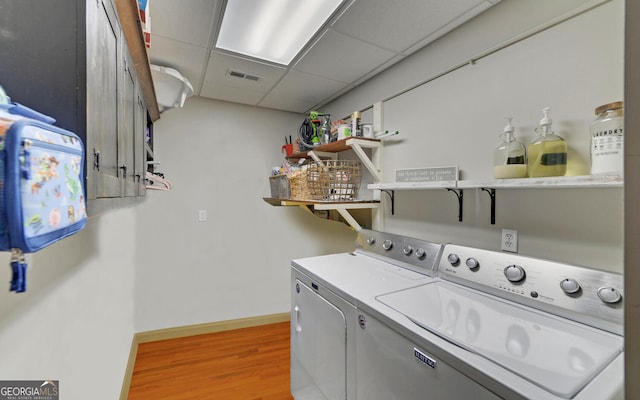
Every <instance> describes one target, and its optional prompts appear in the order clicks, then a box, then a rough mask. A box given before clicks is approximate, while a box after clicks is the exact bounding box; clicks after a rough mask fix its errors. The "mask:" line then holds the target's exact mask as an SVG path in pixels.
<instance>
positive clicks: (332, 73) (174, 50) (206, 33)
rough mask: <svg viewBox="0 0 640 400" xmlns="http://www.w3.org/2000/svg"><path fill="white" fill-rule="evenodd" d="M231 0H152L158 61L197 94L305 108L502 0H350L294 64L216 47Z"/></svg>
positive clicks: (152, 49) (152, 56)
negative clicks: (249, 56) (244, 75)
mask: <svg viewBox="0 0 640 400" xmlns="http://www.w3.org/2000/svg"><path fill="white" fill-rule="evenodd" d="M226 1H233V0H226ZM226 1H225V0H181V1H175V0H152V1H150V2H149V3H150V10H149V11H150V14H151V47H150V49H149V58H150V61H151V63H152V64H156V65H160V66H164V67H170V68H174V69H176V70H178V71H180V72H181V73H182V74H183V75H184V76H185V77H186V78H187V79H188V80H189V81H190V82H191V84H192V85H193V89H194V94H195V95H196V96H202V97H209V98H213V99H219V100H226V101H231V102H236V103H242V104H251V105H256V106H260V107H267V108H274V109H279V110H285V111H293V112H300V113H305V112H307V111H309V110H312V109H316V108H320V107H321V106H322V105H324V104H326V103H328V102H329V101H331V100H333V99H335V98H337V97H338V96H340V95H342V94H344V93H346V92H347V91H349V90H351V89H353V88H354V87H356V86H357V85H359V84H361V83H362V82H364V81H366V80H367V79H369V78H371V77H373V76H375V75H376V74H378V73H380V72H382V71H383V70H385V69H386V68H388V67H390V66H391V65H393V64H395V63H397V62H398V61H400V60H402V59H403V58H405V57H407V56H408V55H410V54H412V53H413V52H415V51H417V50H419V49H420V48H422V47H424V46H425V45H427V44H428V43H430V42H432V41H434V40H435V39H437V38H438V37H440V36H442V35H444V34H445V33H447V32H448V31H450V30H452V29H454V28H455V27H456V26H458V25H460V24H462V23H464V22H466V21H467V20H469V19H471V18H472V17H474V16H475V15H477V14H479V13H481V12H482V11H484V10H486V9H487V8H489V7H491V6H492V5H494V4H495V3H497V2H499V1H500V0H346V1H345V3H344V4H343V6H342V7H341V8H339V9H338V11H337V12H336V13H335V14H334V16H333V18H332V19H331V20H330V21H329V22H328V23H327V24H326V25H325V26H324V27H323V28H322V29H321V30H320V32H319V33H318V34H317V35H316V37H315V38H314V39H313V40H312V41H311V43H310V44H309V45H308V46H307V47H306V48H305V49H303V51H302V52H301V53H300V54H299V55H298V56H297V57H296V58H295V59H294V61H293V62H292V63H291V65H289V66H280V65H275V64H269V63H266V62H259V61H256V60H251V59H247V58H243V57H240V56H236V55H232V54H230V53H228V52H225V51H222V50H218V49H216V48H215V42H216V35H217V31H218V27H219V24H220V18H221V17H222V15H223V12H224V6H225V4H226ZM256 1H260V0H256ZM231 70H233V71H237V72H241V73H244V74H249V75H253V76H258V77H260V79H259V80H257V81H254V80H248V79H245V78H238V77H234V76H229V74H228V72H229V71H231Z"/></svg>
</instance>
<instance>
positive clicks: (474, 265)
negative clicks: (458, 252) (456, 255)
mask: <svg viewBox="0 0 640 400" xmlns="http://www.w3.org/2000/svg"><path fill="white" fill-rule="evenodd" d="M465 264H467V267H469V269H470V270H472V271H475V270H476V269H478V267H479V266H480V263H479V262H478V260H476V259H475V258H473V257H471V258H467V261H465Z"/></svg>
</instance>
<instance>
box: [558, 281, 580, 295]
mask: <svg viewBox="0 0 640 400" xmlns="http://www.w3.org/2000/svg"><path fill="white" fill-rule="evenodd" d="M560 288H561V289H562V291H563V292H565V293H566V294H573V293H578V292H579V291H580V284H579V283H578V281H576V280H575V279H571V278H567V279H563V280H562V281H560Z"/></svg>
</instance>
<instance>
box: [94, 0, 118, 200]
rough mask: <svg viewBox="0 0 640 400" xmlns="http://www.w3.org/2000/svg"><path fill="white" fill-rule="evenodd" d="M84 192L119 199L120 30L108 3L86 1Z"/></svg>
mask: <svg viewBox="0 0 640 400" xmlns="http://www.w3.org/2000/svg"><path fill="white" fill-rule="evenodd" d="M86 29H87V160H88V161H87V170H88V171H87V172H88V178H87V192H88V198H89V199H94V198H99V197H119V196H120V194H121V187H120V183H119V178H118V80H119V79H118V78H119V74H118V70H119V66H120V59H121V57H120V54H119V52H120V50H119V49H120V47H119V45H120V41H121V30H120V26H119V23H118V20H117V18H116V13H115V10H114V8H113V5H112V3H111V1H109V0H104V1H98V2H96V3H94V2H87V28H86Z"/></svg>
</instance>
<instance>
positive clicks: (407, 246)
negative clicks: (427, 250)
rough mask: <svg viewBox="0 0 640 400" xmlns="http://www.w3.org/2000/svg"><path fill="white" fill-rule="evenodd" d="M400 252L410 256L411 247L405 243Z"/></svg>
mask: <svg viewBox="0 0 640 400" xmlns="http://www.w3.org/2000/svg"><path fill="white" fill-rule="evenodd" d="M402 252H403V253H404V255H405V256H410V255H411V253H413V247H411V246H409V245H406V246H404V248H403V249H402Z"/></svg>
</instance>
